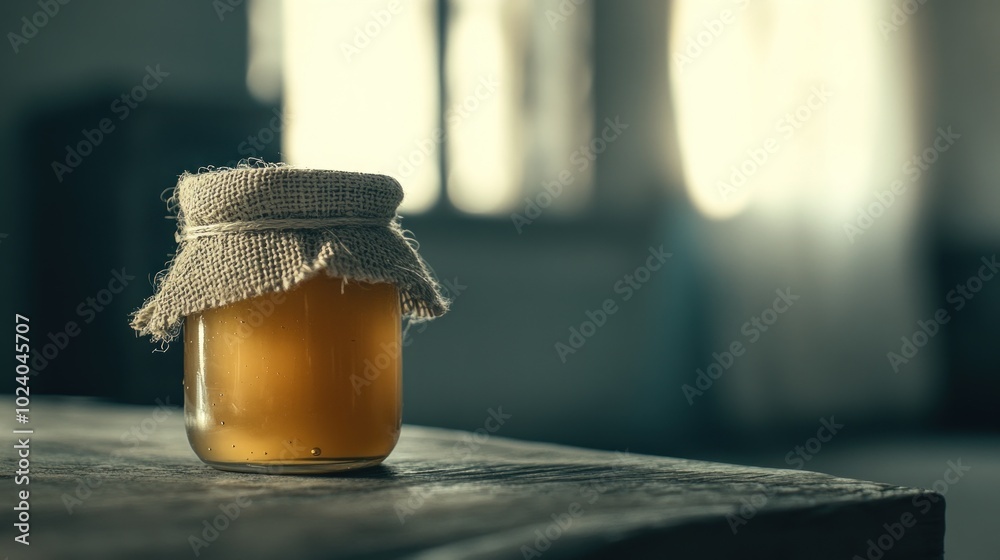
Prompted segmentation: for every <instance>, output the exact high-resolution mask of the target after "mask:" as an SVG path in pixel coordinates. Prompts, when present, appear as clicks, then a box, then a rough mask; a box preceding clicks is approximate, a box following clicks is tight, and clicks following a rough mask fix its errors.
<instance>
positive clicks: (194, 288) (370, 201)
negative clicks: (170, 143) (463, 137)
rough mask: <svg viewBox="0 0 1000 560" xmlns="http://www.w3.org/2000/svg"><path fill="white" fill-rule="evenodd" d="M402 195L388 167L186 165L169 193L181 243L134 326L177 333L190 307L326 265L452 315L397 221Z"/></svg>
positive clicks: (157, 337) (411, 304) (155, 334)
mask: <svg viewBox="0 0 1000 560" xmlns="http://www.w3.org/2000/svg"><path fill="white" fill-rule="evenodd" d="M402 199H403V190H402V188H401V187H400V186H399V183H397V182H396V180H395V179H392V178H391V177H386V176H384V175H371V174H365V173H350V172H343V171H326V170H317V169H296V168H291V167H287V166H282V165H278V166H267V167H241V168H237V169H222V170H214V171H207V172H202V173H198V174H191V173H185V174H184V175H182V176H181V177H180V180H179V181H178V183H177V188H176V189H175V190H174V195H173V197H171V199H170V200H169V201H168V205H169V207H170V208H171V210H174V209H176V210H177V220H178V232H177V240H178V248H177V253H176V255H175V257H174V260H173V262H172V263H171V264H170V265H169V268H168V269H167V270H166V271H164V272H162V273H160V274H159V275H157V285H156V292H155V294H154V295H153V296H152V297H151V298H149V299H148V300H146V302H145V303H144V304H143V306H142V307H141V308H140V309H139V310H138V311H136V312H135V313H134V314H133V317H132V328H134V329H135V330H137V331H139V333H140V334H142V335H150V336H151V338H152V340H153V341H162V342H170V341H171V340H173V339H174V338H175V337H176V336H177V334H178V333H179V331H180V327H181V324H182V323H183V318H184V317H185V316H187V315H191V314H193V313H199V312H201V311H204V310H206V309H211V308H214V307H219V306H223V305H227V304H230V303H235V302H238V301H241V300H245V299H248V298H252V297H255V296H260V295H264V294H268V293H272V292H278V291H285V290H289V289H291V288H292V287H294V286H295V285H296V284H298V283H299V282H302V281H304V280H306V279H308V278H311V277H312V276H314V275H316V274H319V273H326V274H329V275H331V276H335V277H340V278H345V279H348V280H357V281H364V282H389V283H392V284H395V285H396V286H397V287H398V289H399V293H400V299H401V302H400V303H401V306H402V310H403V314H404V316H408V317H410V318H411V319H416V320H420V319H430V318H433V317H437V316H439V315H442V314H444V313H445V311H447V309H448V302H447V301H446V300H445V299H444V298H443V297H442V296H441V293H440V291H439V289H438V285H437V282H436V281H435V280H434V278H433V277H432V276H431V274H430V272H429V270H428V268H427V266H426V265H425V264H424V262H423V260H422V259H421V258H420V256H419V255H418V254H417V252H416V250H415V249H414V247H412V246H411V245H410V243H411V242H412V240H410V239H407V238H406V237H405V236H404V233H405V232H404V230H403V229H402V228H401V227H400V226H399V223H398V221H397V218H396V208H397V207H398V206H399V203H400V201H402ZM289 225H292V226H297V227H288V226H289Z"/></svg>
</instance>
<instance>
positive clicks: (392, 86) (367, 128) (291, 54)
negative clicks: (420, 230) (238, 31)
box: [283, 0, 442, 213]
mask: <svg viewBox="0 0 1000 560" xmlns="http://www.w3.org/2000/svg"><path fill="white" fill-rule="evenodd" d="M435 6H436V4H435V2H434V1H433V0H406V1H405V2H404V1H400V2H386V1H384V0H355V1H351V2H330V1H322V0H298V1H295V2H284V14H283V16H284V17H283V23H284V47H285V48H284V78H285V90H284V99H285V119H286V126H285V131H284V138H283V139H284V151H285V153H284V159H285V161H287V162H289V163H291V164H294V165H298V166H306V167H317V168H325V169H346V170H351V171H365V172H374V173H385V174H387V175H391V176H393V177H395V178H396V179H398V180H399V182H400V183H401V184H402V185H403V190H404V192H405V197H404V199H403V204H402V205H401V207H400V212H402V213H418V212H422V211H425V210H427V209H429V208H430V207H431V206H433V205H434V203H435V202H437V199H438V196H439V193H440V165H439V161H440V146H441V141H442V131H441V129H440V128H439V123H438V117H439V111H438V106H439V103H438V100H439V98H440V91H439V87H438V79H437V76H438V75H439V67H438V63H437V28H436V24H435V21H436V19H435V13H436V11H435Z"/></svg>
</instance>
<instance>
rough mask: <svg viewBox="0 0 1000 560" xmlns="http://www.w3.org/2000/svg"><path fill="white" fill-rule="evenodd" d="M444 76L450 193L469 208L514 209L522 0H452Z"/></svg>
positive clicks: (518, 179) (518, 178) (518, 177)
mask: <svg viewBox="0 0 1000 560" xmlns="http://www.w3.org/2000/svg"><path fill="white" fill-rule="evenodd" d="M450 6H451V13H450V19H449V24H448V47H447V50H446V64H445V77H446V83H447V97H446V100H447V104H446V106H447V109H446V113H445V122H446V127H447V130H448V158H447V160H448V165H449V169H448V197H449V198H450V199H451V202H452V204H454V205H455V207H456V208H458V209H459V210H462V211H464V212H468V213H471V214H499V213H504V212H508V211H510V210H512V209H513V208H514V206H515V205H516V203H517V202H518V200H519V198H520V195H521V193H522V192H523V186H522V183H523V181H524V150H523V147H522V146H523V144H524V141H523V136H524V123H523V120H522V117H523V110H522V107H521V103H520V100H521V97H522V96H521V93H522V91H523V88H524V73H523V71H522V58H523V54H524V53H523V48H524V47H523V42H522V41H521V40H519V37H520V36H521V34H523V33H524V32H525V31H526V27H527V26H526V25H525V23H526V20H527V18H526V17H525V15H526V9H527V8H528V7H529V6H528V2H527V1H526V0H513V1H512V0H455V1H453V2H452V3H451V4H450Z"/></svg>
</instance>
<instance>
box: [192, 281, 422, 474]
mask: <svg viewBox="0 0 1000 560" xmlns="http://www.w3.org/2000/svg"><path fill="white" fill-rule="evenodd" d="M400 327H401V314H400V297H399V293H398V290H397V287H396V286H394V285H393V284H388V283H380V284H369V283H364V282H357V281H353V280H352V281H346V282H345V281H344V280H342V279H340V278H333V277H330V276H327V275H326V274H324V273H322V272H321V273H319V274H318V275H317V276H315V277H314V278H311V279H309V280H306V281H304V282H302V283H300V284H298V285H296V286H294V287H293V288H292V289H291V290H290V291H288V292H275V293H272V294H267V295H263V296H259V297H255V298H252V299H248V300H244V301H241V302H238V303H235V304H231V305H226V306H222V307H216V308H212V309H206V310H204V311H202V312H200V313H197V314H193V315H189V316H188V317H187V319H186V324H185V329H184V415H185V420H186V424H187V435H188V439H189V441H190V442H191V446H192V447H193V449H194V451H195V453H196V454H197V455H198V457H199V458H201V460H202V461H204V462H205V463H207V464H209V465H211V466H213V467H216V468H219V469H223V470H229V471H240V472H267V473H273V474H278V473H284V474H301V473H323V472H333V471H341V470H348V469H354V468H361V467H368V466H372V465H377V464H379V463H381V462H382V460H383V459H385V458H386V456H388V455H389V453H390V452H391V451H392V449H393V447H395V445H396V441H397V439H398V438H399V430H400V423H401V415H402V359H401V356H402V351H401V350H402V345H401V328H400Z"/></svg>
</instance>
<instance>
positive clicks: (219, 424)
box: [132, 164, 448, 474]
mask: <svg viewBox="0 0 1000 560" xmlns="http://www.w3.org/2000/svg"><path fill="white" fill-rule="evenodd" d="M402 197H403V191H402V188H401V187H400V185H399V183H397V182H396V180H395V179H392V178H391V177H387V176H385V175H374V174H367V173H352V172H345V171H329V170H318V169H298V168H292V167H288V166H285V165H280V164H278V165H267V164H264V165H255V166H249V165H243V166H239V167H237V168H236V169H218V170H208V171H203V172H200V173H197V174H191V173H185V174H183V175H181V177H180V180H179V181H178V184H177V188H176V189H175V190H174V194H173V196H172V197H171V198H170V200H169V202H168V207H169V208H170V209H171V210H175V211H176V212H177V223H178V227H177V233H176V236H175V237H176V239H177V242H178V248H177V252H176V255H175V257H174V259H173V260H172V262H171V264H170V268H169V269H168V270H167V271H165V272H164V273H163V274H160V275H157V286H156V293H154V294H153V296H152V297H151V298H149V299H148V300H147V301H146V302H145V303H144V304H143V306H142V307H141V308H140V309H139V310H138V311H136V312H135V313H134V315H133V320H132V327H133V328H134V329H135V330H137V331H138V332H139V333H140V334H144V335H149V336H150V337H151V339H152V340H153V341H154V342H157V341H158V342H161V343H163V344H167V343H169V342H171V341H173V340H174V339H176V338H177V337H178V336H180V335H181V333H182V332H183V338H182V340H183V343H184V344H183V345H184V412H185V414H184V415H185V419H186V423H187V433H188V439H189V441H190V442H191V447H192V448H193V449H194V452H195V454H196V455H197V456H198V457H199V458H201V460H203V461H204V462H205V463H207V464H209V465H211V466H213V467H216V468H219V469H223V470H231V471H243V472H262V473H270V474H303V473H322V472H332V471H340V470H347V469H353V468H361V467H368V466H372V465H376V464H378V463H380V462H382V461H383V460H384V459H385V458H386V457H387V456H388V455H389V453H390V452H391V451H392V449H393V447H394V446H395V445H396V440H397V439H398V438H399V433H400V421H401V411H402V402H401V397H402V387H401V383H402V377H401V376H402V356H401V353H402V345H401V330H402V329H401V327H402V322H403V321H404V320H428V319H432V318H434V317H438V316H440V315H442V314H444V313H445V312H446V311H447V307H448V302H447V301H446V300H445V299H444V298H443V297H442V296H441V293H440V290H439V287H438V284H437V282H436V281H435V280H434V279H433V277H432V276H431V274H430V270H429V268H428V267H427V266H426V264H425V263H424V261H423V260H422V259H421V258H420V255H418V254H417V252H416V249H415V244H414V243H412V241H413V240H412V239H411V238H409V237H407V236H406V235H405V234H404V231H403V229H402V228H401V226H400V225H399V217H398V216H396V209H397V208H398V206H399V203H400V202H401V201H402Z"/></svg>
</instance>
